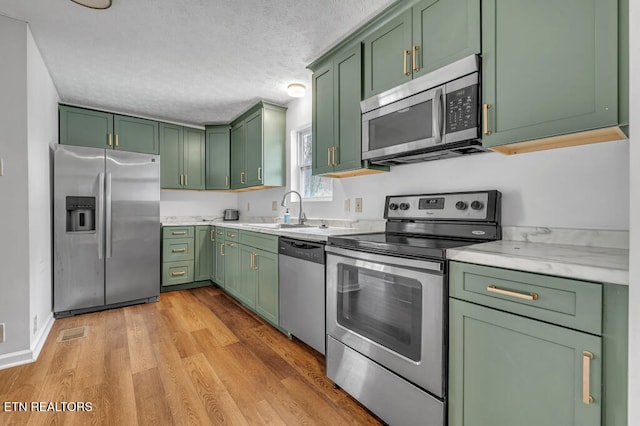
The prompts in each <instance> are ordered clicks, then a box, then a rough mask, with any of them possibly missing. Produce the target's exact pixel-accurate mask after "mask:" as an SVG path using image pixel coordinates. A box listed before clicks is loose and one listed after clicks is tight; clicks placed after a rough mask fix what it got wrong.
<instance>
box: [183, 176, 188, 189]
mask: <svg viewBox="0 0 640 426" xmlns="http://www.w3.org/2000/svg"><path fill="white" fill-rule="evenodd" d="M188 178H189V176H187V175H184V186H187V185H189V183H188V180H187V179H188Z"/></svg>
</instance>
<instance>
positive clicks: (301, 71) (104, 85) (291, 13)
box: [0, 0, 394, 125]
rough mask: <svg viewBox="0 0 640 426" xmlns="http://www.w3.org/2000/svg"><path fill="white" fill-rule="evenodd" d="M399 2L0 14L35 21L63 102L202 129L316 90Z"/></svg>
mask: <svg viewBox="0 0 640 426" xmlns="http://www.w3.org/2000/svg"><path fill="white" fill-rule="evenodd" d="M391 3H394V1H393V0H315V1H310V0H271V1H268V0H236V1H232V0H113V6H112V7H111V8H110V9H107V10H103V11H97V10H92V9H88V8H84V7H81V6H79V5H77V4H75V3H73V2H71V1H69V0H0V13H1V14H4V15H7V16H9V17H12V18H17V19H21V20H23V21H27V22H29V25H30V28H31V32H32V33H33V36H34V39H35V41H36V44H37V45H38V47H39V48H40V51H41V53H42V57H43V58H44V61H45V63H46V65H47V67H48V69H49V72H50V73H51V77H52V79H53V81H54V84H55V85H56V87H57V89H58V93H59V94H60V97H61V99H62V101H63V102H67V103H72V104H78V105H85V106H89V107H95V108H99V109H106V110H113V111H118V112H123V113H128V114H133V115H142V116H146V117H153V118H158V119H163V120H169V121H177V122H182V123H187V124H198V125H202V124H206V123H221V122H228V121H230V120H231V119H233V118H235V117H236V116H237V115H238V114H240V113H241V112H243V111H244V110H246V109H247V108H249V107H250V106H251V105H252V104H254V103H255V102H256V101H257V100H259V99H265V100H269V101H272V102H276V103H280V104H285V103H287V102H289V101H290V100H291V98H289V97H288V96H287V95H286V87H287V85H288V84H290V83H293V82H301V83H303V84H305V85H306V86H307V88H308V89H309V90H310V88H311V72H310V71H309V70H307V69H305V66H306V65H307V64H309V63H310V62H312V61H313V60H315V59H317V58H318V57H319V56H320V54H322V53H324V52H325V51H326V50H327V49H328V48H329V47H330V46H331V45H334V44H335V43H336V42H337V41H339V40H340V39H342V38H344V37H345V36H346V35H347V34H349V33H350V32H351V31H352V30H353V29H355V28H357V27H359V26H360V25H361V24H363V23H364V22H366V21H367V20H368V19H369V18H371V17H373V16H374V15H375V14H377V13H378V12H380V11H381V10H382V9H384V8H385V7H387V6H389V5H390V4H391Z"/></svg>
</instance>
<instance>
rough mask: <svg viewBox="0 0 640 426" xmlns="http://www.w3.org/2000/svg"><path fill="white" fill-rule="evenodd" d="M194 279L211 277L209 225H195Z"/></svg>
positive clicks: (201, 279)
mask: <svg viewBox="0 0 640 426" xmlns="http://www.w3.org/2000/svg"><path fill="white" fill-rule="evenodd" d="M195 245H196V249H195V271H194V272H195V277H194V280H195V281H205V280H209V279H211V260H212V256H211V227H210V226H196V240H195Z"/></svg>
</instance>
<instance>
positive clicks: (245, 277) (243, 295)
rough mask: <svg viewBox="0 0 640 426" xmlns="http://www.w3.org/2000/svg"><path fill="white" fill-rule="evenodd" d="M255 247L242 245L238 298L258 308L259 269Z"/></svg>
mask: <svg viewBox="0 0 640 426" xmlns="http://www.w3.org/2000/svg"><path fill="white" fill-rule="evenodd" d="M255 251H256V250H255V249H254V248H253V247H250V246H246V245H244V244H241V245H240V286H239V289H238V299H239V300H240V301H241V302H242V303H244V304H245V305H247V306H248V307H250V308H251V309H253V310H255V309H256V287H257V286H258V270H257V269H256V267H255V256H256V254H255Z"/></svg>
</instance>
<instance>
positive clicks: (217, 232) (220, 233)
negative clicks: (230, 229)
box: [216, 231, 224, 235]
mask: <svg viewBox="0 0 640 426" xmlns="http://www.w3.org/2000/svg"><path fill="white" fill-rule="evenodd" d="M216 234H218V235H224V232H222V231H216Z"/></svg>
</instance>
